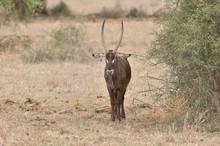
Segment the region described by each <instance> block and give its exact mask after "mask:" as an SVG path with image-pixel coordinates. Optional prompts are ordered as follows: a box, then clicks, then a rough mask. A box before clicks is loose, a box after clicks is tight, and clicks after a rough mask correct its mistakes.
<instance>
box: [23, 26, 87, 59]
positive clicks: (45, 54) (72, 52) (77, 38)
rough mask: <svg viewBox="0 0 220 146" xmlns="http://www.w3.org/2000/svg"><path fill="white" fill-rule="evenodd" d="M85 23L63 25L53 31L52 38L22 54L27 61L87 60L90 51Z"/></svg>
mask: <svg viewBox="0 0 220 146" xmlns="http://www.w3.org/2000/svg"><path fill="white" fill-rule="evenodd" d="M84 38H85V32H84V25H83V24H81V25H79V26H75V25H62V26H59V27H58V28H56V29H55V30H53V31H52V33H51V40H49V41H47V42H43V43H39V44H40V45H38V46H36V47H33V48H29V49H26V51H24V53H23V55H22V59H23V60H24V61H25V62H29V63H36V62H43V61H46V62H54V61H61V62H63V61H78V62H86V61H87V60H88V59H89V56H91V55H90V52H89V49H86V45H85V43H84Z"/></svg>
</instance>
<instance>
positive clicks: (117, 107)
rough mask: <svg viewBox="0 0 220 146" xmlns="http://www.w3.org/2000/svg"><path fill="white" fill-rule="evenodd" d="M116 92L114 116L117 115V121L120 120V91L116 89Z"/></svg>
mask: <svg viewBox="0 0 220 146" xmlns="http://www.w3.org/2000/svg"><path fill="white" fill-rule="evenodd" d="M116 93H117V94H116V102H115V107H116V111H115V112H116V116H117V119H118V120H119V121H121V113H120V107H121V105H120V100H121V95H120V92H119V91H117V92H116Z"/></svg>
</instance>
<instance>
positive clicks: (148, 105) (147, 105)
mask: <svg viewBox="0 0 220 146" xmlns="http://www.w3.org/2000/svg"><path fill="white" fill-rule="evenodd" d="M135 100H137V101H139V102H142V103H143V104H144V106H145V107H146V108H149V109H153V105H151V104H149V103H146V102H144V101H142V100H140V99H137V98H133V106H134V101H135Z"/></svg>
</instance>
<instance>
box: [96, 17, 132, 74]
mask: <svg viewBox="0 0 220 146" xmlns="http://www.w3.org/2000/svg"><path fill="white" fill-rule="evenodd" d="M104 28H105V20H104V21H103V23H102V30H101V39H102V46H103V48H104V50H105V53H101V54H93V56H94V57H102V56H103V57H105V63H106V70H105V71H106V74H107V75H113V73H114V68H115V67H116V66H117V65H116V64H117V58H118V57H119V56H120V57H124V58H128V57H129V56H131V54H124V53H118V52H117V50H118V48H119V46H120V44H121V41H122V38H123V32H124V25H123V20H121V35H120V38H119V41H118V44H117V46H116V47H115V49H114V50H108V49H107V47H106V44H105V39H104Z"/></svg>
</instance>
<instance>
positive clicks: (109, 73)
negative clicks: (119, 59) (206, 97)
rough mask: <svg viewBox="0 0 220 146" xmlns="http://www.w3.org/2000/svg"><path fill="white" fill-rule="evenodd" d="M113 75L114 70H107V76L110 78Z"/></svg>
mask: <svg viewBox="0 0 220 146" xmlns="http://www.w3.org/2000/svg"><path fill="white" fill-rule="evenodd" d="M113 73H114V70H113V69H107V70H106V74H107V75H109V76H110V75H113Z"/></svg>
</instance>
